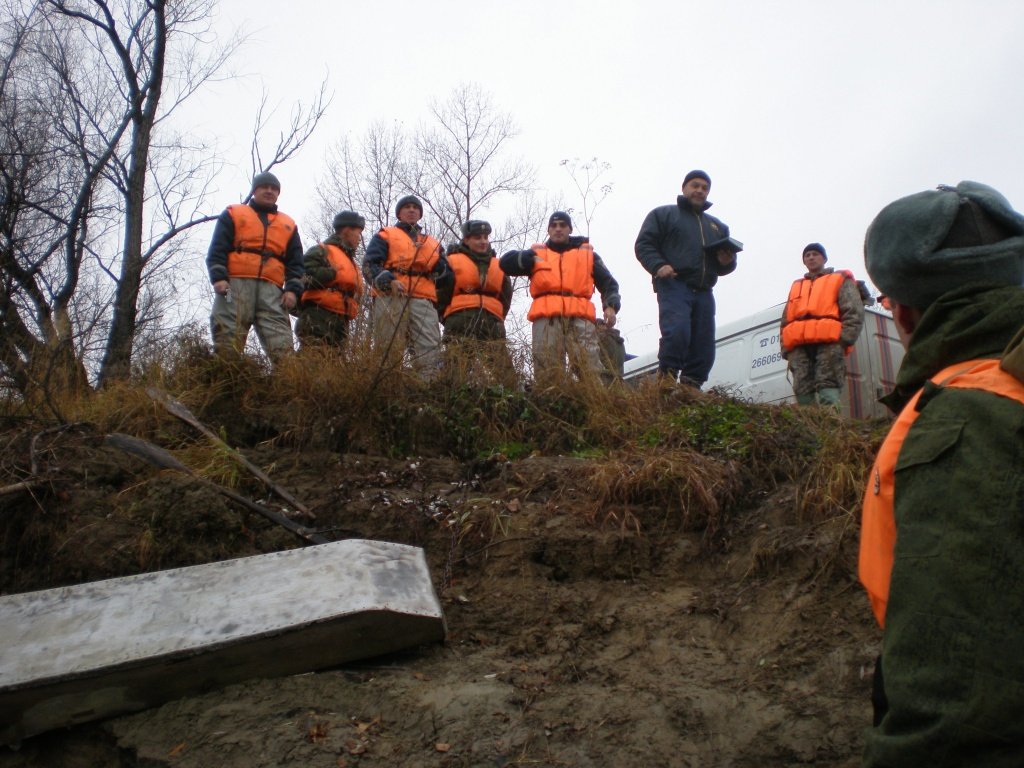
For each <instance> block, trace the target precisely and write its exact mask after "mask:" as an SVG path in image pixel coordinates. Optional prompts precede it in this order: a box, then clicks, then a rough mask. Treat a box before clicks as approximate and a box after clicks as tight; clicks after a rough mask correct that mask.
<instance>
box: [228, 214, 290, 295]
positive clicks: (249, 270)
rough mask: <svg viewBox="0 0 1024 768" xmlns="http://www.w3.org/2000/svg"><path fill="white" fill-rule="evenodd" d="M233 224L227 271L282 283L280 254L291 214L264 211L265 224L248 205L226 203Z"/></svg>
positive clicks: (284, 246)
mask: <svg viewBox="0 0 1024 768" xmlns="http://www.w3.org/2000/svg"><path fill="white" fill-rule="evenodd" d="M228 214H229V215H230V216H231V221H232V223H233V224H234V225H235V242H234V249H233V250H232V251H231V252H230V253H229V254H228V275H230V276H231V277H254V278H258V279H260V280H266V281H268V282H271V283H273V284H274V285H276V286H277V287H278V288H281V287H283V286H284V256H285V253H286V252H287V250H288V241H289V240H291V238H292V233H294V232H295V221H294V220H293V219H292V217H291V216H289V215H287V214H285V213H281V212H280V211H274V212H272V213H268V214H267V222H268V223H267V224H264V223H263V221H262V220H261V219H260V215H259V214H258V213H256V211H254V210H253V209H252V207H251V206H248V205H242V204H240V203H239V204H235V205H229V206H228Z"/></svg>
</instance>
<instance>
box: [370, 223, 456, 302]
mask: <svg viewBox="0 0 1024 768" xmlns="http://www.w3.org/2000/svg"><path fill="white" fill-rule="evenodd" d="M394 226H396V227H398V228H399V229H400V230H402V231H403V232H405V233H406V234H407V235H409V239H410V240H412V241H413V242H415V241H416V237H417V235H419V234H420V232H421V228H420V225H419V224H406V223H405V222H403V221H400V222H398V223H397V224H395V225H394ZM438 256H439V258H438V260H437V263H436V264H435V265H434V268H433V269H432V270H431V276H432V278H433V280H434V283H435V285H436V284H437V281H438V279H439V278H441V277H442V276H443V275H444V273H445V272H446V271H448V262H447V261H446V260H445V258H444V248H441V251H440V253H439V254H438ZM387 260H388V241H387V240H385V239H384V238H383V237H381V236H380V233H379V232H378V233H377V234H376V235H374V236H373V237H371V238H370V242H369V244H368V245H367V246H366V253H365V254H364V255H363V276H364V277H365V278H366V282H367V283H369V284H370V285H372V286H373V287H374V288H377V289H378V290H382V291H386V290H388V288H389V287H390V285H391V281H392V280H394V279H395V276H394V275H393V274H391V272H390V271H388V270H386V269H384V264H385V263H387Z"/></svg>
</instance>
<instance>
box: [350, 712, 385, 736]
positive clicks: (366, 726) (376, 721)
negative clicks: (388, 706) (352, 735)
mask: <svg viewBox="0 0 1024 768" xmlns="http://www.w3.org/2000/svg"><path fill="white" fill-rule="evenodd" d="M376 725H380V715H377V716H376V717H375V718H373V720H371V721H370V722H368V723H363V722H360V721H359V720H356V721H355V726H356V730H357V731H359V732H360V733H366V732H367V731H368V730H370V729H371V728H373V727H374V726H376Z"/></svg>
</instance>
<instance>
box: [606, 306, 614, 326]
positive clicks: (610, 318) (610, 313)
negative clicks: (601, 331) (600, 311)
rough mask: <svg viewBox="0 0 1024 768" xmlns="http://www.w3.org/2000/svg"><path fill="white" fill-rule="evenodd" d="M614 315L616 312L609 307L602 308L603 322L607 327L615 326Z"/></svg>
mask: <svg viewBox="0 0 1024 768" xmlns="http://www.w3.org/2000/svg"><path fill="white" fill-rule="evenodd" d="M615 315H616V312H615V310H614V309H612V308H611V307H605V308H604V324H605V325H607V326H608V327H609V328H614V327H615Z"/></svg>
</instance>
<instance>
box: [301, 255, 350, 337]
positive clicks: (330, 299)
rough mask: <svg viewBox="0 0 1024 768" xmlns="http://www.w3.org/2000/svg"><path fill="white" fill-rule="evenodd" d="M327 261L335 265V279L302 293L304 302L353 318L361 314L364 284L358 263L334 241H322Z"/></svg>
mask: <svg viewBox="0 0 1024 768" xmlns="http://www.w3.org/2000/svg"><path fill="white" fill-rule="evenodd" d="M320 247H321V248H323V249H324V253H325V254H326V256H327V263H328V264H330V265H331V266H332V267H334V279H333V280H332V281H331V282H330V285H328V286H327V287H326V288H312V289H310V290H307V291H303V293H302V303H303V304H305V303H306V302H310V303H312V304H316V305H317V306H320V307H323V308H324V309H327V310H330V311H331V312H336V313H337V314H339V315H344V316H345V317H348V318H353V317H355V316H356V315H357V314H359V297H360V296H362V295H363V284H362V281H361V280H360V279H359V272H358V271H357V270H356V265H355V263H354V262H353V261H352V259H351V258H349V255H348V254H347V253H345V251H344V250H342V249H341V248H339V247H338V246H336V245H334V244H332V243H320Z"/></svg>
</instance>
